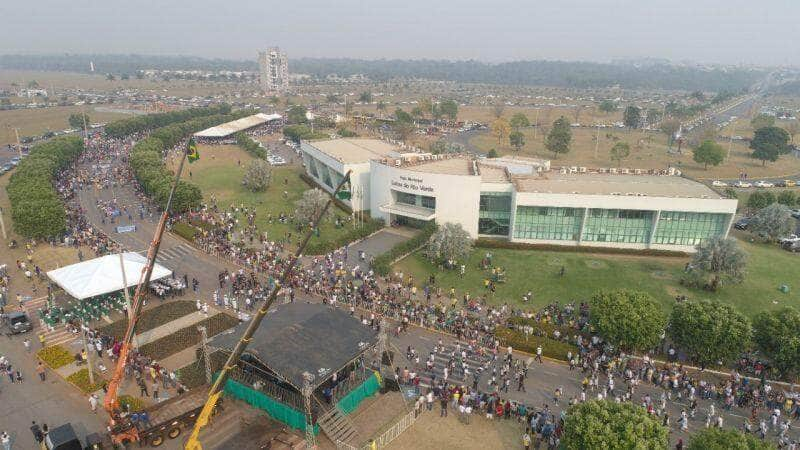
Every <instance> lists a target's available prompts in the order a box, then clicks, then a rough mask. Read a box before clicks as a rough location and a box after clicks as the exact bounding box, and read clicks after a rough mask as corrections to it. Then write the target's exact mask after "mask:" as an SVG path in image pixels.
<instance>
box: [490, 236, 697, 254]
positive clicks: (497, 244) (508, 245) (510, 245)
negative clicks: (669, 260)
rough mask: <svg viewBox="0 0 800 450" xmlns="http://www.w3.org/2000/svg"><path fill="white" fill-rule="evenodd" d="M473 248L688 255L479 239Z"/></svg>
mask: <svg viewBox="0 0 800 450" xmlns="http://www.w3.org/2000/svg"><path fill="white" fill-rule="evenodd" d="M475 247H482V248H504V249H508V250H544V251H551V252H570V253H606V254H615V255H639V256H675V257H686V256H689V254H688V253H684V252H677V251H674V250H655V249H649V248H648V249H635V248H617V247H591V246H585V245H574V246H570V245H556V244H531V243H525V242H509V241H505V240H502V239H486V238H479V239H476V240H475Z"/></svg>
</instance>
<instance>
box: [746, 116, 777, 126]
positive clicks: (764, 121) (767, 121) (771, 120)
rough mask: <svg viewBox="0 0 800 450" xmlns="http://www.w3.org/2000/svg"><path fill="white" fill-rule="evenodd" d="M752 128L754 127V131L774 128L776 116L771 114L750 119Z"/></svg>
mask: <svg viewBox="0 0 800 450" xmlns="http://www.w3.org/2000/svg"><path fill="white" fill-rule="evenodd" d="M750 126H752V127H753V129H754V130H758V129H759V128H766V127H774V126H775V116H771V115H769V114H759V115H757V116H755V117H753V118H752V119H750Z"/></svg>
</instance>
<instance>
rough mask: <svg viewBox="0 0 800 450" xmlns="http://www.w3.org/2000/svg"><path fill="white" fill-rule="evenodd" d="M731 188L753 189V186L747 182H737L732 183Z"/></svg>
mask: <svg viewBox="0 0 800 450" xmlns="http://www.w3.org/2000/svg"><path fill="white" fill-rule="evenodd" d="M733 186H734V187H738V188H749V187H753V184H752V183H750V182H748V181H742V180H739V181H737V182H736V183H734V185H733Z"/></svg>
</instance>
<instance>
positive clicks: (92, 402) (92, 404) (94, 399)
mask: <svg viewBox="0 0 800 450" xmlns="http://www.w3.org/2000/svg"><path fill="white" fill-rule="evenodd" d="M97 399H98V397H97V394H92V395H90V396H89V407H90V408H92V412H93V413H95V414H97Z"/></svg>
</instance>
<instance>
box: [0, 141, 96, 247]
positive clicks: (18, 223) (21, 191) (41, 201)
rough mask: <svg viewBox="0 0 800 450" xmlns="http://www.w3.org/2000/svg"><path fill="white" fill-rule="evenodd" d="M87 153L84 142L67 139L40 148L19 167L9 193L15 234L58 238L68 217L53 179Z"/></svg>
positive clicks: (50, 142)
mask: <svg viewBox="0 0 800 450" xmlns="http://www.w3.org/2000/svg"><path fill="white" fill-rule="evenodd" d="M83 150H84V146H83V138H81V137H80V136H64V137H59V138H55V139H51V140H49V141H47V142H44V143H42V144H39V145H37V146H35V147H33V149H32V150H31V152H30V154H29V155H28V157H27V158H25V159H23V160H22V161H21V162H20V163H19V166H17V168H16V170H15V171H14V173H13V175H11V179H10V180H9V183H8V186H6V191H7V192H8V199H9V201H10V202H11V220H12V222H13V224H14V231H16V232H17V233H18V234H20V235H22V236H25V237H28V238H47V237H54V236H58V235H60V234H61V233H63V232H64V231H65V230H66V228H67V215H66V211H65V207H64V203H63V202H62V200H61V196H60V195H59V194H58V192H56V189H55V187H54V186H53V178H54V177H55V176H56V175H57V174H58V172H60V171H61V170H63V169H64V168H66V167H67V166H68V165H70V164H71V163H72V162H73V161H74V160H75V159H76V158H77V157H78V156H79V155H80V154H81V153H82V152H83Z"/></svg>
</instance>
